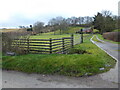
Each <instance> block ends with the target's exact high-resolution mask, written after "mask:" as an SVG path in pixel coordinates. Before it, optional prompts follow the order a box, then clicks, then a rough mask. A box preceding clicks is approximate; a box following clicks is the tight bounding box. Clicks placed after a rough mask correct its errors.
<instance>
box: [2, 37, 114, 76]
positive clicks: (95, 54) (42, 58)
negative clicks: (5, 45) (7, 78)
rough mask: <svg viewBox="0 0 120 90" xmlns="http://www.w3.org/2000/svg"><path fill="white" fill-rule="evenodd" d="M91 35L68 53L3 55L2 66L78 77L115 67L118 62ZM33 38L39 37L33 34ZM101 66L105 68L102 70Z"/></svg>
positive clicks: (28, 71) (31, 71)
mask: <svg viewBox="0 0 120 90" xmlns="http://www.w3.org/2000/svg"><path fill="white" fill-rule="evenodd" d="M63 36H64V35H63ZM63 36H62V37H63ZM65 36H66V35H65ZM40 37H43V36H40ZM48 37H49V36H48ZM56 37H58V36H56ZM91 37H92V35H91V36H90V35H89V36H86V37H84V43H82V44H78V45H75V46H74V48H72V49H70V53H68V54H26V55H18V56H3V57H2V58H3V62H2V64H3V67H2V68H3V69H7V70H17V71H23V72H27V73H41V74H59V75H67V76H76V77H80V76H89V75H95V74H98V73H103V72H106V71H108V70H109V69H110V68H112V67H114V65H115V63H116V62H115V60H114V59H113V58H111V57H110V56H108V55H107V54H106V53H105V52H104V51H102V50H101V49H99V48H98V47H97V46H95V45H94V44H92V43H91V42H90V40H89V39H90V38H91ZM31 38H37V37H36V36H33V37H31ZM43 38H46V37H43ZM49 38H50V37H49ZM52 38H54V36H52ZM100 68H105V69H104V70H100Z"/></svg>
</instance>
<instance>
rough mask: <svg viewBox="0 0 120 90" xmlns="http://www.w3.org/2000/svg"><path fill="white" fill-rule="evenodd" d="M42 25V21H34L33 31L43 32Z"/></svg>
mask: <svg viewBox="0 0 120 90" xmlns="http://www.w3.org/2000/svg"><path fill="white" fill-rule="evenodd" d="M43 27H44V23H43V22H36V23H35V24H34V25H33V28H34V31H35V32H36V33H40V32H43V31H42V30H43Z"/></svg>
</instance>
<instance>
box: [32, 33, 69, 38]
mask: <svg viewBox="0 0 120 90" xmlns="http://www.w3.org/2000/svg"><path fill="white" fill-rule="evenodd" d="M70 36H71V35H70V34H62V35H50V34H41V35H39V34H38V35H33V36H30V39H50V38H52V39H56V38H63V37H70Z"/></svg>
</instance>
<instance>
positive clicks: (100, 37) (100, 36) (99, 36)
mask: <svg viewBox="0 0 120 90" xmlns="http://www.w3.org/2000/svg"><path fill="white" fill-rule="evenodd" d="M97 36H98V38H99V39H101V40H104V41H107V42H111V43H114V44H120V42H115V41H112V40H107V39H104V38H103V36H102V35H100V34H97Z"/></svg>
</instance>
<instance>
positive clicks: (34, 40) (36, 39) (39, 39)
mask: <svg viewBox="0 0 120 90" xmlns="http://www.w3.org/2000/svg"><path fill="white" fill-rule="evenodd" d="M30 41H49V39H30Z"/></svg>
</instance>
